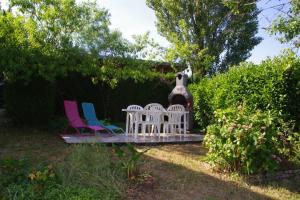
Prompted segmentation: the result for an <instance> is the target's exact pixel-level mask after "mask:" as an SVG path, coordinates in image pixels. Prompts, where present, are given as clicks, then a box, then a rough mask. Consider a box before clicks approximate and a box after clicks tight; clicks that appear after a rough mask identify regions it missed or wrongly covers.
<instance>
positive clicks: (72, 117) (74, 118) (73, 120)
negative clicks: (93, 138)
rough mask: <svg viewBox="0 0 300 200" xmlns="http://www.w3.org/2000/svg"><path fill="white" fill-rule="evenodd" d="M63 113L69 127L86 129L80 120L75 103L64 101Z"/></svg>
mask: <svg viewBox="0 0 300 200" xmlns="http://www.w3.org/2000/svg"><path fill="white" fill-rule="evenodd" d="M64 107H65V113H66V116H67V118H68V121H69V125H70V126H73V127H86V125H85V124H84V123H83V121H82V120H81V118H80V115H79V112H78V106H77V102H76V101H68V100H65V101H64Z"/></svg>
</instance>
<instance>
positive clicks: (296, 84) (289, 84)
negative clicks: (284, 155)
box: [284, 59, 300, 131]
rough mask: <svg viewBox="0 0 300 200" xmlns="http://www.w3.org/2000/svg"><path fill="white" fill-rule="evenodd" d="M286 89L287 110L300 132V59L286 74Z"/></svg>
mask: <svg viewBox="0 0 300 200" xmlns="http://www.w3.org/2000/svg"><path fill="white" fill-rule="evenodd" d="M284 83H285V84H284V89H285V92H286V109H287V111H288V113H289V114H290V116H289V117H290V119H291V120H295V122H296V124H297V125H298V127H296V128H297V129H298V130H299V131H300V59H298V60H297V63H295V64H294V65H291V66H290V67H289V68H288V69H287V70H286V71H285V74H284Z"/></svg>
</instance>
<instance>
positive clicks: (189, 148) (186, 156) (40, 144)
mask: <svg viewBox="0 0 300 200" xmlns="http://www.w3.org/2000/svg"><path fill="white" fill-rule="evenodd" d="M70 147H71V146H70V145H67V144H65V143H64V142H63V140H62V139H60V138H59V136H58V135H57V134H56V133H51V132H48V131H37V130H33V129H32V130H30V129H16V128H15V129H13V128H0V157H2V158H3V157H15V158H23V157H27V158H29V159H30V160H32V161H33V162H34V163H41V162H46V163H52V164H56V163H59V162H64V159H65V158H66V157H67V156H68V154H69V153H70V152H71V149H72V148H70ZM145 148H150V150H149V151H147V152H146V154H145V155H144V156H143V158H142V162H141V170H142V171H144V172H147V173H149V174H151V175H152V176H153V180H154V184H152V185H151V184H150V185H149V184H148V185H147V184H144V185H141V186H139V187H137V189H136V190H134V191H133V194H132V193H131V195H130V197H129V198H128V199H144V200H147V199H195V200H196V199H207V200H214V199H300V180H299V179H293V180H281V181H277V182H270V183H267V184H264V185H248V184H247V183H245V182H244V181H243V180H242V179H241V178H240V177H238V176H233V175H231V176H226V175H221V174H217V173H213V172H211V171H210V169H209V168H208V166H207V165H206V164H205V163H204V162H203V161H202V160H203V157H204V156H205V153H206V150H205V149H204V148H203V147H202V145H201V144H186V145H165V146H151V147H138V149H140V150H143V149H145Z"/></svg>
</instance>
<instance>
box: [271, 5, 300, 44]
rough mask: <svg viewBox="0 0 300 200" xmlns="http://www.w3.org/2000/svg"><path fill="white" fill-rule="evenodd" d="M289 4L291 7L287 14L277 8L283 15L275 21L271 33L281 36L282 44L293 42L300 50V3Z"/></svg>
mask: <svg viewBox="0 0 300 200" xmlns="http://www.w3.org/2000/svg"><path fill="white" fill-rule="evenodd" d="M288 3H289V4H290V5H289V6H290V7H289V9H288V10H287V11H286V12H284V11H282V9H281V7H279V8H277V10H278V11H279V12H280V13H281V15H280V16H278V18H276V19H275V20H274V21H273V24H272V27H271V33H273V34H281V36H282V37H281V38H280V41H281V42H283V43H285V42H291V43H292V44H293V46H294V47H296V48H300V1H299V0H291V1H290V2H288ZM286 4H287V3H286ZM282 5H284V4H282Z"/></svg>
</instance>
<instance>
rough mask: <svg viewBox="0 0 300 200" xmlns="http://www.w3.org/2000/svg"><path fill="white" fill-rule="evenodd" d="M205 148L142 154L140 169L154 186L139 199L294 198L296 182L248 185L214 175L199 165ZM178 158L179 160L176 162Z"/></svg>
mask: <svg viewBox="0 0 300 200" xmlns="http://www.w3.org/2000/svg"><path fill="white" fill-rule="evenodd" d="M151 151H152V152H151ZM205 154H206V149H205V148H203V147H202V145H200V144H193V145H191V144H188V145H170V146H158V147H155V148H152V149H151V150H150V153H149V154H148V153H147V155H144V157H143V161H144V162H143V163H144V164H143V166H142V169H143V170H144V171H146V172H150V173H151V174H152V175H153V177H154V179H155V185H154V189H153V191H152V193H149V192H148V193H147V194H145V195H144V196H142V198H143V199H175V200H176V199H204V200H205V199H207V200H208V199H210V200H213V199H273V198H275V199H277V198H279V199H282V198H283V197H285V198H287V199H298V198H300V195H299V194H300V192H299V191H300V181H299V179H298V180H297V179H290V180H280V181H276V182H275V181H274V182H269V183H267V184H261V185H258V184H256V185H252V186H249V185H247V184H246V183H245V182H243V181H241V180H240V181H238V180H237V181H233V179H229V178H224V176H221V175H218V174H214V175H212V174H211V172H208V171H209V170H207V169H205V168H204V167H203V166H200V165H201V161H199V159H200V158H201V157H204V156H205ZM177 159H179V160H177ZM137 199H138V198H137Z"/></svg>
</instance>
